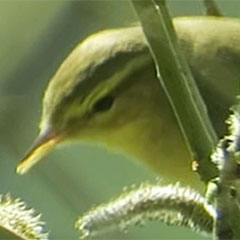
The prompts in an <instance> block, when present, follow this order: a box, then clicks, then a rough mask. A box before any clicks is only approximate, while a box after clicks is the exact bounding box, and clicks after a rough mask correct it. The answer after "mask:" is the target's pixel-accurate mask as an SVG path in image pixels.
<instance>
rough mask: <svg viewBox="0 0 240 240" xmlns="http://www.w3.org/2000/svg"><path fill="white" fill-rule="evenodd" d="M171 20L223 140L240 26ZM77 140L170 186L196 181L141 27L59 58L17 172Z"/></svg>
mask: <svg viewBox="0 0 240 240" xmlns="http://www.w3.org/2000/svg"><path fill="white" fill-rule="evenodd" d="M173 23H174V27H175V29H176V32H177V35H178V38H179V43H180V46H181V49H182V50H183V52H184V54H185V56H186V59H187V61H188V63H189V65H190V68H191V70H192V73H193V75H194V77H195V79H196V81H197V85H198V86H199V88H200V92H201V94H202V96H203V98H204V100H205V102H206V104H207V108H208V111H209V115H210V118H211V119H212V121H213V124H214V127H215V129H216V130H217V132H218V133H219V135H222V134H223V132H224V125H225V124H224V120H225V118H226V117H227V115H228V113H229V112H228V107H229V106H230V105H231V104H232V103H233V100H234V96H235V94H236V93H237V86H238V80H239V77H240V21H239V20H237V19H232V18H222V17H203V16H202V17H181V18H175V19H174V20H173ZM162 61H164V59H162ZM74 140H77V141H78V140H81V141H87V142H89V141H91V142H96V143H97V142H101V143H105V144H106V146H107V147H109V148H110V149H113V150H114V149H115V150H117V151H120V152H123V153H125V154H128V155H131V156H134V157H135V158H137V159H139V160H141V161H142V162H144V163H146V164H147V165H149V166H151V167H152V168H153V169H154V170H156V171H157V172H158V173H159V174H160V176H162V177H163V178H164V179H167V181H170V182H176V181H180V182H182V183H184V184H187V185H191V186H197V185H199V184H200V180H199V178H198V176H197V174H196V173H194V172H193V171H192V169H191V157H190V154H189V152H188V150H187V147H186V145H185V142H184V140H183V137H182V134H181V132H180V130H179V127H178V124H177V122H176V119H175V116H174V114H173V112H172V109H171V107H170V105H169V103H168V99H167V97H166V96H165V92H164V91H163V89H162V87H161V85H160V83H159V81H158V79H157V77H156V71H155V67H154V64H153V60H152V58H151V55H150V53H149V50H148V47H147V45H146V41H145V38H144V35H143V32H142V29H141V27H140V26H131V27H126V28H120V29H110V30H105V31H101V32H98V33H96V34H93V35H91V36H89V37H87V38H86V39H85V40H84V41H82V42H81V43H79V45H78V46H77V47H76V48H75V49H74V50H73V51H72V53H71V54H70V55H69V56H68V57H67V58H66V59H65V60H64V62H63V63H62V64H61V66H60V67H59V69H58V70H57V72H56V74H55V75H54V76H53V77H52V79H51V80H50V82H49V85H48V87H47V89H46V92H45V96H44V100H43V112H42V118H41V122H40V132H39V136H38V137H37V140H36V141H35V143H34V145H33V147H32V148H31V149H30V151H29V152H28V153H27V155H26V156H25V157H24V159H23V160H22V161H21V162H20V163H19V165H18V167H17V172H18V173H19V174H24V173H25V172H27V171H28V170H29V168H31V167H32V165H34V164H35V163H36V162H37V161H38V160H40V159H41V158H42V157H43V156H44V155H45V154H46V153H47V152H49V150H51V149H52V148H53V147H54V146H55V145H56V144H60V143H62V142H65V141H74ZM79 158H80V159H81V156H79Z"/></svg>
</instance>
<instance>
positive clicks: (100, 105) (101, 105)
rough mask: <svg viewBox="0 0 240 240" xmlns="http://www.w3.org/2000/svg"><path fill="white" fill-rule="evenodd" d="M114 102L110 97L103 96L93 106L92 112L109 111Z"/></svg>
mask: <svg viewBox="0 0 240 240" xmlns="http://www.w3.org/2000/svg"><path fill="white" fill-rule="evenodd" d="M113 102H114V97H113V96H111V95H107V96H104V97H102V98H100V99H99V100H98V101H97V102H95V104H94V105H93V108H92V110H93V112H104V111H107V110H109V109H110V108H111V107H112V105H113Z"/></svg>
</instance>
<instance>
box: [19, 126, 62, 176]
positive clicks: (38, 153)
mask: <svg viewBox="0 0 240 240" xmlns="http://www.w3.org/2000/svg"><path fill="white" fill-rule="evenodd" d="M61 139H62V137H61V136H59V134H56V133H54V131H52V130H51V129H46V130H44V131H41V132H40V134H39V135H38V137H37V139H36V140H35V142H34V143H33V145H32V147H31V148H30V149H29V151H28V152H27V154H26V155H25V157H24V158H23V159H22V160H21V161H20V162H19V164H18V165H17V169H16V172H17V173H18V174H20V175H22V174H25V173H26V172H27V171H28V170H29V169H30V168H31V167H32V166H33V165H34V164H36V163H37V162H38V161H39V160H41V159H42V158H43V157H44V156H45V155H46V154H47V153H49V152H50V151H51V150H52V149H53V147H54V146H56V144H58V143H59V142H60V141H61Z"/></svg>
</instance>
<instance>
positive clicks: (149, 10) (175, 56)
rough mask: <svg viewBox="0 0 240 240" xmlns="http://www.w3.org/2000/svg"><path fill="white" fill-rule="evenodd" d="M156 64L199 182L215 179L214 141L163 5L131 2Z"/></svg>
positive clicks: (203, 106) (214, 138)
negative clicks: (212, 154)
mask: <svg viewBox="0 0 240 240" xmlns="http://www.w3.org/2000/svg"><path fill="white" fill-rule="evenodd" d="M132 4H133V6H134V8H135V11H136V13H137V16H138V18H139V20H140V22H141V24H142V27H143V31H144V33H145V36H146V39H147V42H148V46H149V49H150V52H151V54H152V57H153V59H154V62H155V64H156V69H157V76H158V78H159V80H160V82H161V85H162V86H163V88H164V90H165V93H166V94H167V96H168V99H169V101H170V103H171V106H172V108H173V111H174V113H175V116H176V118H177V120H178V123H179V125H180V128H181V130H182V133H183V135H184V137H185V140H186V142H187V145H188V147H189V149H190V152H191V153H192V156H193V159H194V160H195V162H194V163H195V165H196V166H197V169H196V170H197V171H198V173H199V174H200V176H201V179H202V180H203V181H204V182H205V183H207V182H208V181H209V180H210V179H212V178H213V177H215V176H216V175H217V172H218V171H217V169H216V167H215V166H214V164H213V163H212V162H211V161H210V154H211V152H212V150H213V148H214V147H215V146H216V143H217V137H216V133H215V131H214V129H213V127H212V124H211V122H210V120H209V117H208V114H207V111H206V107H205V104H204V102H203V100H202V98H201V96H200V93H199V91H198V88H197V87H196V85H195V82H194V79H193V77H192V74H191V71H190V69H189V67H188V65H187V63H186V61H185V59H184V56H183V55H182V53H181V51H180V50H179V46H178V43H177V37H176V34H175V31H174V29H173V25H172V22H171V19H170V16H169V13H168V10H167V8H166V6H165V2H164V1H158V2H157V3H156V1H154V0H141V1H138V0H132Z"/></svg>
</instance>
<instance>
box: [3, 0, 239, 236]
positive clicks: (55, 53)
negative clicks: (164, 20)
mask: <svg viewBox="0 0 240 240" xmlns="http://www.w3.org/2000/svg"><path fill="white" fill-rule="evenodd" d="M169 2H170V7H171V13H172V14H173V15H174V16H181V15H202V14H203V12H204V8H203V6H202V4H201V1H200V0H186V1H182V0H171V1H169ZM219 5H220V7H221V8H222V10H223V12H224V14H225V15H227V16H235V17H240V3H239V2H238V1H229V0H225V1H219ZM133 22H136V18H135V15H134V12H133V9H132V7H131V5H130V4H129V2H128V1H120V0H116V1H113V0H112V1H111V0H109V1H102V0H97V1H87V0H83V1H45V0H42V1H41V0H38V1H36V0H28V1H24V0H22V1H21V0H20V1H0V182H1V184H0V193H7V192H10V193H11V194H12V196H14V197H20V198H21V199H22V200H24V201H26V203H27V204H28V205H29V206H31V207H34V208H35V209H36V210H37V211H38V212H40V213H42V214H43V219H44V220H45V221H46V222H47V229H48V230H50V238H51V239H77V238H78V236H79V234H78V232H77V231H76V230H74V228H73V226H74V222H75V220H76V219H77V217H78V216H79V215H80V214H82V213H84V212H85V211H86V210H88V209H89V208H90V207H91V206H92V205H95V204H99V203H102V202H104V201H107V200H109V199H110V198H112V197H113V196H116V195H117V194H118V193H120V192H121V190H122V188H123V187H124V186H130V185H132V184H137V183H140V182H142V181H145V180H154V179H155V178H156V175H154V174H153V173H152V172H151V171H150V170H149V169H147V168H146V167H145V166H143V165H140V163H138V162H137V161H135V160H133V159H130V158H127V157H126V156H123V155H121V154H117V153H111V152H108V151H107V150H106V149H104V148H101V147H100V146H95V145H87V144H84V143H82V144H74V145H68V146H65V147H64V148H60V149H58V150H55V151H53V152H52V153H51V154H50V155H49V156H48V157H46V158H45V159H44V160H42V161H41V162H40V163H39V164H37V165H36V167H34V169H32V170H31V171H30V173H28V174H27V175H24V176H17V175H16V174H15V167H16V164H17V162H18V161H19V160H20V158H21V157H22V156H23V155H24V153H25V151H26V150H27V149H28V147H29V146H30V145H31V143H32V141H33V139H34V137H35V136H36V134H37V124H38V120H39V117H40V114H41V100H42V95H43V91H44V89H45V88H46V85H47V82H48V80H49V79H50V78H51V76H52V75H53V74H54V72H55V71H56V69H57V67H58V66H59V64H60V63H61V61H62V60H63V59H64V58H65V57H66V56H67V55H68V53H69V52H70V51H71V49H73V47H74V46H75V45H76V44H77V43H78V42H79V41H80V40H81V39H83V38H84V37H85V36H86V35H89V34H91V33H92V32H95V31H97V30H100V29H105V28H110V27H120V26H127V25H128V24H131V23H133ZM223 34H224V33H223ZM97 239H204V238H203V237H201V236H200V235H196V234H194V233H192V232H190V231H188V230H186V229H182V228H181V229H180V228H175V227H166V226H164V225H162V224H159V223H147V224H146V225H145V227H143V228H140V227H135V228H131V229H130V230H129V231H128V233H126V234H125V233H120V232H113V233H110V234H107V235H102V236H100V237H97Z"/></svg>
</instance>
